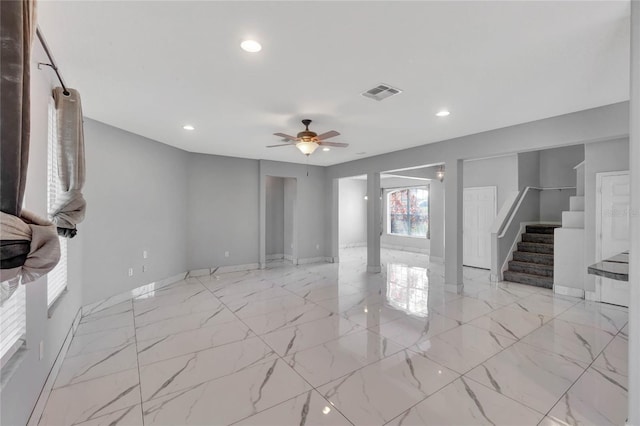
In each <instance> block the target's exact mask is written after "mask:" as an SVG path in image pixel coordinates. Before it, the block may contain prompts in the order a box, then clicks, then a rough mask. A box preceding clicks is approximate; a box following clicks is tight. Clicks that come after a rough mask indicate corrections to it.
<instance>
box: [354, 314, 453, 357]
mask: <svg viewBox="0 0 640 426" xmlns="http://www.w3.org/2000/svg"><path fill="white" fill-rule="evenodd" d="M400 319H402V318H398V320H400ZM449 319H451V318H449ZM393 321H396V320H393ZM393 321H389V322H388V323H385V324H389V323H392V322H393ZM463 325H464V323H463V324H459V325H456V326H454V327H451V328H447V329H446V330H441V331H439V332H437V333H434V334H432V335H431V336H427V337H424V338H421V339H418V340H416V341H415V342H413V343H411V344H410V345H408V346H407V345H405V344H404V343H401V342H400V341H397V340H395V338H393V337H386V336H385V335H384V334H382V333H381V332H379V331H376V330H371V329H370V328H366V330H369V331H370V332H372V333H376V334H379V335H380V336H382V337H384V338H386V339H389V340H391V341H392V342H393V343H395V344H396V345H399V346H402V347H403V348H407V349H408V348H411V347H413V346H417V345H419V344H421V343H424V342H426V341H429V340H430V339H434V338H436V337H438V336H439V335H441V334H443V333H446V332H447V331H451V330H455V329H456V328H458V327H461V326H463ZM438 340H443V339H438ZM443 341H444V340H443ZM432 361H433V360H432ZM434 362H435V361H434Z"/></svg>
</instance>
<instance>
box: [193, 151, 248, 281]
mask: <svg viewBox="0 0 640 426" xmlns="http://www.w3.org/2000/svg"><path fill="white" fill-rule="evenodd" d="M258 173H259V164H258V161H256V160H247V159H242V158H233V157H222V156H218V155H205V154H190V155H189V162H188V193H189V197H188V200H187V201H186V202H185V204H184V205H186V206H187V208H186V212H185V214H186V216H185V217H184V218H183V220H184V221H185V222H186V223H187V224H188V241H189V244H188V246H187V253H188V261H187V268H188V269H189V270H193V269H203V268H212V267H217V266H226V265H245V264H252V263H257V262H258V177H259V174H258ZM227 251H228V252H229V257H225V252H227Z"/></svg>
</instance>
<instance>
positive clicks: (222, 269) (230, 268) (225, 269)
mask: <svg viewBox="0 0 640 426" xmlns="http://www.w3.org/2000/svg"><path fill="white" fill-rule="evenodd" d="M254 269H260V264H259V263H245V264H241V265H227V266H220V267H219V268H218V269H217V270H216V271H215V273H216V274H223V273H226V272H240V271H252V270H254ZM211 273H212V274H213V269H212V272H211Z"/></svg>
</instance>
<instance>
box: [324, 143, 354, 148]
mask: <svg viewBox="0 0 640 426" xmlns="http://www.w3.org/2000/svg"><path fill="white" fill-rule="evenodd" d="M318 144H320V145H323V146H324V145H326V146H335V147H337V148H346V147H348V146H349V144H348V143H342V142H324V141H320V142H318Z"/></svg>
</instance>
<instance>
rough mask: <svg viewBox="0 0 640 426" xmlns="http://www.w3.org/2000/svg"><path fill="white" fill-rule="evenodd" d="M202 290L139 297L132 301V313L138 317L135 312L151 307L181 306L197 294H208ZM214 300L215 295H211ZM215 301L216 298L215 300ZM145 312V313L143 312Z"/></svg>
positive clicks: (205, 289) (204, 288) (204, 289)
mask: <svg viewBox="0 0 640 426" xmlns="http://www.w3.org/2000/svg"><path fill="white" fill-rule="evenodd" d="M202 288H203V290H200V291H196V292H194V293H193V294H189V293H187V294H180V293H179V294H160V295H158V296H154V297H153V298H142V299H141V298H140V296H138V297H136V298H135V299H132V305H133V306H132V310H133V312H134V315H136V316H138V315H140V314H136V313H135V312H136V310H141V309H143V308H148V307H151V309H158V308H165V307H170V306H174V305H176V304H183V303H186V302H187V301H188V300H189V299H191V298H192V297H195V296H198V295H199V294H205V295H206V294H208V293H204V291H208V289H207V288H206V287H204V286H203V287H202ZM213 297H214V298H216V297H215V295H213ZM174 298H175V299H183V300H181V301H177V302H176V301H175V300H171V299H174ZM216 299H217V298H216ZM145 305H149V306H145ZM144 312H147V311H144ZM144 312H143V313H144Z"/></svg>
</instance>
